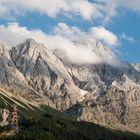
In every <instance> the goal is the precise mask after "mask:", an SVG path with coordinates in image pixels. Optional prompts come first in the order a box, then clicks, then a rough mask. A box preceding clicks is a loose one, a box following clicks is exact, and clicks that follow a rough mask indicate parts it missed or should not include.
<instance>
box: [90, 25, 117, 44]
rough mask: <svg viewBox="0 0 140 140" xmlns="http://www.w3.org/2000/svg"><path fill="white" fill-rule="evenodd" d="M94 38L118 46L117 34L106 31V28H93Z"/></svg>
mask: <svg viewBox="0 0 140 140" xmlns="http://www.w3.org/2000/svg"><path fill="white" fill-rule="evenodd" d="M90 30H91V33H92V34H93V37H95V38H96V39H98V40H100V41H103V42H105V44H108V45H117V43H118V39H117V37H116V35H115V34H113V33H112V32H110V31H108V30H106V29H105V28H104V27H102V26H99V27H93V28H91V29H90Z"/></svg>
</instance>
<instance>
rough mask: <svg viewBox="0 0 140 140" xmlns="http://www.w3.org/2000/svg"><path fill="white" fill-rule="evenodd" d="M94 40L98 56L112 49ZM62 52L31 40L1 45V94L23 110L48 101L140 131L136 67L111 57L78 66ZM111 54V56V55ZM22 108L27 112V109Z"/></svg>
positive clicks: (78, 114) (139, 76)
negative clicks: (113, 61)
mask: <svg viewBox="0 0 140 140" xmlns="http://www.w3.org/2000/svg"><path fill="white" fill-rule="evenodd" d="M92 45H93V48H94V50H93V51H96V53H97V52H98V54H99V55H102V54H101V52H104V54H110V53H111V52H110V51H109V49H105V48H102V47H103V45H100V43H93V44H92ZM95 48H96V49H95ZM100 50H104V51H100ZM61 54H62V52H61V51H59V50H55V51H54V52H52V51H50V50H49V49H48V48H47V46H44V45H43V44H40V43H37V42H35V41H34V40H33V39H28V40H26V41H25V42H23V43H21V44H19V45H17V46H15V47H12V48H11V49H10V50H7V49H6V46H4V45H0V89H1V91H2V93H3V94H1V95H2V97H3V96H4V97H3V99H5V100H7V98H8V101H9V100H12V102H14V103H16V104H17V105H18V106H20V107H23V108H27V110H32V111H33V110H34V109H35V110H40V109H39V108H40V107H41V106H45V108H46V106H49V107H52V108H55V109H57V110H59V111H63V112H65V113H67V114H68V115H70V116H72V117H74V118H75V119H76V120H78V121H80V122H81V121H85V122H90V123H91V124H92V123H96V124H99V125H101V126H104V127H109V128H111V129H119V130H123V131H131V132H134V133H138V134H140V71H139V69H138V66H136V65H132V64H129V63H127V62H119V63H118V64H119V65H113V64H111V63H110V62H109V63H105V62H102V63H99V64H81V65H79V64H78V65H77V64H72V63H71V62H70V61H67V60H66V59H65V56H63V57H62V55H61ZM110 55H111V56H112V57H113V54H110ZM64 59H65V61H64ZM8 101H7V102H8ZM17 101H18V102H17ZM21 110H22V109H21ZM32 111H31V112H32ZM23 112H26V113H25V114H26V115H27V116H28V112H30V111H23ZM39 112H40V111H39ZM41 112H42V111H41ZM42 113H45V112H42ZM42 113H41V114H42ZM25 114H24V113H23V116H25ZM56 114H57V113H56ZM53 115H55V113H54V114H53ZM31 116H32V115H31ZM61 119H63V117H62V118H61ZM80 122H79V123H80ZM77 123H78V122H77ZM90 123H89V125H90ZM58 125H60V124H58ZM69 125H70V126H71V123H70V124H69ZM69 125H68V126H69ZM82 126H83V125H82ZM97 126H98V125H97ZM74 127H75V126H74ZM82 129H84V128H82ZM78 133H80V132H78ZM80 134H81V133H80Z"/></svg>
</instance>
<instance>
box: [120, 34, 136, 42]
mask: <svg viewBox="0 0 140 140" xmlns="http://www.w3.org/2000/svg"><path fill="white" fill-rule="evenodd" d="M120 39H121V40H126V41H129V42H131V43H134V42H135V39H134V38H133V37H131V36H127V35H126V34H125V33H122V34H121V35H120Z"/></svg>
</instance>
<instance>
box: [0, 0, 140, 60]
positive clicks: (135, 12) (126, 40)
mask: <svg viewBox="0 0 140 140" xmlns="http://www.w3.org/2000/svg"><path fill="white" fill-rule="evenodd" d="M72 1H73V2H70V1H69V2H68V0H52V2H51V1H49V0H40V1H39V0H31V1H30V2H29V3H28V1H27V0H21V1H20V2H19V1H18V0H14V1H13V2H12V0H1V1H0V26H1V28H0V37H1V38H2V39H1V40H0V41H2V42H5V41H7V42H8V41H9V44H12V43H11V42H12V41H11V40H8V39H7V38H6V37H3V36H4V35H7V33H9V36H10V33H11V31H9V27H8V24H12V23H15V24H16V28H15V26H13V25H12V26H10V27H11V28H10V30H12V32H13V29H15V30H21V29H22V28H23V27H24V29H25V28H26V29H25V30H27V31H28V32H32V31H33V32H34V31H35V32H34V33H38V31H39V34H41V39H42V38H43V39H44V40H45V37H46V36H48V34H53V35H54V29H55V28H56V27H57V26H58V25H59V23H64V24H65V25H67V26H68V27H70V28H69V29H71V27H76V28H78V30H80V31H78V32H82V33H83V34H85V33H86V34H87V35H88V33H89V34H91V32H90V31H89V30H90V29H91V28H95V27H97V28H98V29H100V30H101V29H105V30H104V31H107V32H109V33H111V34H108V35H109V37H108V38H106V37H105V38H104V37H103V36H102V37H100V36H99V34H97V33H96V37H97V36H98V38H97V39H101V40H104V41H108V42H109V41H113V43H111V42H110V43H107V45H109V46H111V47H112V48H113V47H114V48H115V50H117V51H118V52H117V53H116V55H117V57H118V58H119V59H122V60H124V61H129V62H132V63H140V45H139V44H140V27H139V26H140V6H139V5H140V1H139V0H134V1H133V4H132V1H131V0H122V1H120V0H116V1H114V0H107V1H105V0H75V1H74V0H72ZM44 3H46V5H47V3H48V6H44ZM75 5H78V6H75ZM15 24H14V25H15ZM64 24H63V25H64ZM61 27H62V26H61ZM99 27H102V28H99ZM12 28H13V29H12ZM25 30H24V31H25ZM36 30H37V32H36ZM63 31H64V30H62V32H63ZM102 31H103V30H102ZM17 32H18V34H21V33H19V31H17ZM40 32H41V33H40ZM65 32H66V31H65ZM103 33H104V32H103ZM30 34H32V33H30ZM42 34H43V35H42ZM58 34H59V35H62V33H60V30H59V33H58V31H57V35H58ZM65 34H66V33H65ZM77 34H78V33H77ZM111 35H114V36H113V38H111ZM22 36H23V35H22ZM33 36H34V35H33ZM44 36H45V37H44ZM94 36H95V30H94ZM39 37H40V36H39ZM114 37H116V38H117V41H116V40H115V39H116V38H114ZM21 38H22V37H20V39H21ZM15 39H17V40H18V38H17V37H16V38H15ZM105 39H107V40H105ZM109 39H111V40H109ZM112 39H114V40H112ZM15 42H18V41H15ZM116 42H117V43H116Z"/></svg>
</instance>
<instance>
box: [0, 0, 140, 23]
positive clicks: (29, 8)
mask: <svg viewBox="0 0 140 140" xmlns="http://www.w3.org/2000/svg"><path fill="white" fill-rule="evenodd" d="M119 7H122V8H128V9H129V10H132V11H140V0H95V1H89V0H0V17H4V18H9V17H10V18H14V17H16V16H17V15H24V14H26V13H27V12H39V13H41V14H45V15H48V16H50V17H56V16H58V15H59V14H62V15H65V16H67V17H73V16H81V17H82V18H83V19H85V20H93V19H100V20H102V21H103V24H104V23H108V22H110V21H111V19H112V17H114V16H116V15H117V14H118V9H119Z"/></svg>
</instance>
